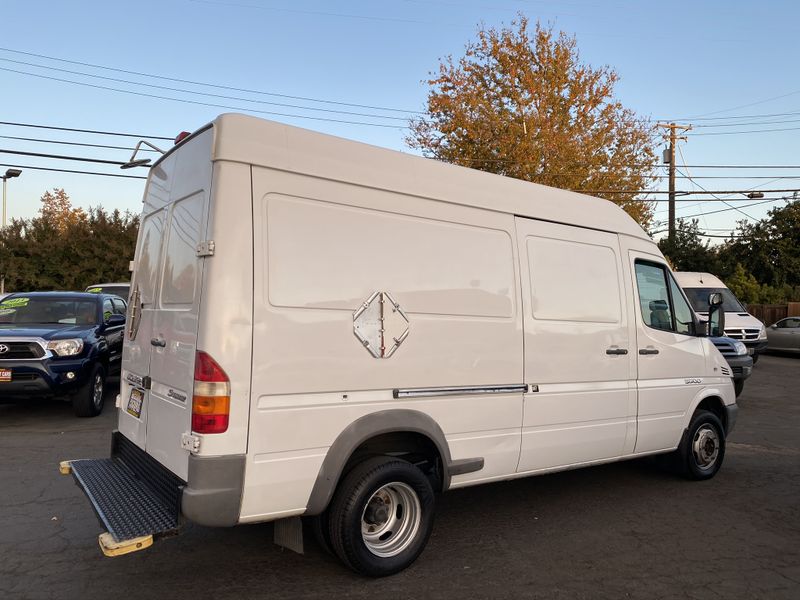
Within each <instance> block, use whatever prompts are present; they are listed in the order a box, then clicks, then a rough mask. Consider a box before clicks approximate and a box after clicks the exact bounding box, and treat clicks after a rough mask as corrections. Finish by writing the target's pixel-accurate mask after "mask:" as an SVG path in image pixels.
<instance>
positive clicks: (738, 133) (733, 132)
mask: <svg viewBox="0 0 800 600" xmlns="http://www.w3.org/2000/svg"><path fill="white" fill-rule="evenodd" d="M798 130H800V127H781V128H780V129H748V130H746V131H706V132H705V133H689V134H687V135H691V136H694V137H696V136H698V135H741V134H745V133H769V132H774V131H798Z"/></svg>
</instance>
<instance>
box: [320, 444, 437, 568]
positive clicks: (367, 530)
mask: <svg viewBox="0 0 800 600" xmlns="http://www.w3.org/2000/svg"><path fill="white" fill-rule="evenodd" d="M434 506H435V494H434V491H433V488H432V487H431V484H430V481H428V478H427V477H426V476H425V474H424V473H423V472H422V471H421V470H420V469H418V468H417V467H415V466H414V465H412V464H411V463H409V462H407V461H404V460H401V459H397V458H392V457H387V456H378V457H374V458H370V459H367V460H365V461H364V462H362V463H359V464H358V465H356V466H355V467H354V468H353V469H352V470H351V471H350V472H349V473H348V474H347V475H346V476H345V477H344V479H343V480H342V482H341V483H340V485H339V486H338V487H337V489H336V493H335V495H334V497H333V500H332V502H331V505H330V507H329V508H328V510H327V511H326V512H325V513H323V514H322V515H320V516H318V517H315V518H314V520H313V528H314V532H315V534H316V536H317V539H318V540H319V541H320V543H321V545H322V546H323V547H326V548H327V549H330V550H331V551H332V552H333V553H334V554H336V555H337V556H338V557H339V559H340V560H341V561H342V562H343V563H344V564H345V565H347V566H348V567H350V568H351V569H353V570H354V571H356V572H358V573H361V574H362V575H367V576H370V577H383V576H385V575H392V574H394V573H397V572H399V571H402V570H403V569H405V568H406V567H408V566H409V565H410V564H411V563H413V562H414V561H415V560H416V559H417V557H418V556H419V555H420V554H421V553H422V551H423V549H424V548H425V545H426V544H427V542H428V538H429V537H430V534H431V531H432V529H433V515H434Z"/></svg>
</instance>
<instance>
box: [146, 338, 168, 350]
mask: <svg viewBox="0 0 800 600" xmlns="http://www.w3.org/2000/svg"><path fill="white" fill-rule="evenodd" d="M150 345H151V346H156V347H158V348H166V347H167V340H165V339H164V338H157V337H154V338H153V339H151V340H150Z"/></svg>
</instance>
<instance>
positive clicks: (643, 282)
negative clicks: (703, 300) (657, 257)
mask: <svg viewBox="0 0 800 600" xmlns="http://www.w3.org/2000/svg"><path fill="white" fill-rule="evenodd" d="M636 284H637V286H638V288H639V306H640V308H641V311H642V320H643V321H644V323H645V325H647V326H649V327H652V328H653V329H661V330H663V331H673V332H675V333H682V334H685V335H691V334H692V332H693V329H694V324H693V323H694V317H693V315H692V309H691V308H689V304H688V302H687V301H686V298H685V297H684V296H683V293H682V292H681V290H680V288H679V287H678V285H677V284H676V283H675V280H674V279H673V278H672V276H671V275H670V274H669V273H668V271H667V268H666V267H665V266H664V265H660V264H657V263H650V262H644V261H638V260H637V261H636Z"/></svg>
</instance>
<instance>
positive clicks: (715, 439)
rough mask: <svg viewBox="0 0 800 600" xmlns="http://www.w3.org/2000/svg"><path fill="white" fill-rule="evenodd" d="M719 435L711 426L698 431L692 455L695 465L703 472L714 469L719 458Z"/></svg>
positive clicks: (693, 441)
mask: <svg viewBox="0 0 800 600" xmlns="http://www.w3.org/2000/svg"><path fill="white" fill-rule="evenodd" d="M719 450H720V442H719V434H718V433H717V431H716V429H714V427H712V426H711V425H703V426H701V427H699V428H698V429H697V431H696V432H695V434H694V439H693V440H692V454H693V455H694V462H695V464H696V465H697V466H698V467H699V468H700V469H702V470H704V471H707V470H708V469H711V468H713V466H714V464H715V463H716V462H717V458H718V457H719Z"/></svg>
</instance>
